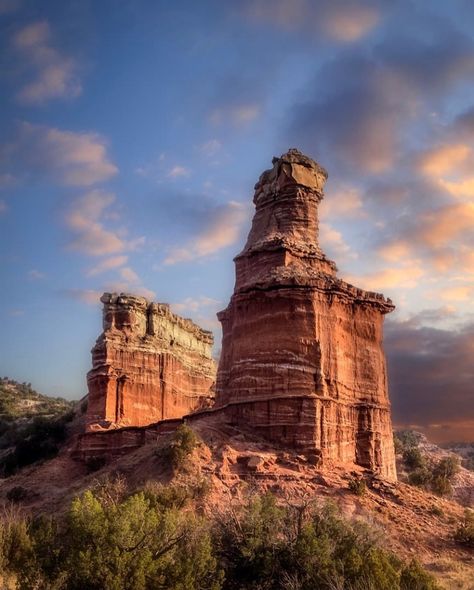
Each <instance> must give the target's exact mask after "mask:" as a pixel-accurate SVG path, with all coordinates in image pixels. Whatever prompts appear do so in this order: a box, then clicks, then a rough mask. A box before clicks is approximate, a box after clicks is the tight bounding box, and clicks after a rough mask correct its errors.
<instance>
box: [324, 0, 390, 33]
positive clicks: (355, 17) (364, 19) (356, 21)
mask: <svg viewBox="0 0 474 590" xmlns="http://www.w3.org/2000/svg"><path fill="white" fill-rule="evenodd" d="M379 18H380V14H379V12H378V11H377V10H376V9H374V8H373V7H372V8H371V7H368V6H361V5H354V4H352V5H351V4H349V3H348V4H347V5H346V6H337V7H336V6H335V5H334V4H333V7H332V10H327V11H326V13H325V14H323V18H322V28H323V30H324V32H325V33H326V34H327V35H328V36H329V37H332V38H333V39H335V40H337V41H343V42H346V43H347V42H352V41H357V40H359V39H361V38H362V37H365V36H366V35H367V34H368V33H369V32H370V31H371V30H372V29H373V28H374V27H375V26H376V25H377V24H378V22H379Z"/></svg>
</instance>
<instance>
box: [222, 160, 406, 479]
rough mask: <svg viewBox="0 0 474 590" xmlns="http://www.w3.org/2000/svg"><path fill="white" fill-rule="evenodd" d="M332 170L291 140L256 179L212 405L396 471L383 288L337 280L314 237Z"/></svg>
mask: <svg viewBox="0 0 474 590" xmlns="http://www.w3.org/2000/svg"><path fill="white" fill-rule="evenodd" d="M327 176H328V175H327V172H326V171H325V170H324V168H322V167H321V166H320V165H319V164H317V163H316V162H315V161H313V160H312V159H310V158H308V157H307V156H305V155H303V154H302V153H300V152H299V151H298V150H294V149H292V150H289V151H288V152H287V153H286V154H283V155H282V156H281V157H280V158H274V159H273V168H271V169H270V170H267V171H265V172H264V173H263V174H262V175H261V177H260V179H259V181H258V182H257V184H256V185H255V195H254V199H253V200H254V203H255V216H254V219H253V222H252V228H251V230H250V233H249V236H248V239H247V242H246V244H245V247H244V249H243V250H242V252H241V253H240V254H239V255H238V256H236V258H235V264H236V283H235V289H234V294H233V296H232V298H231V300H230V303H229V305H228V307H227V309H225V310H224V311H222V312H220V313H219V314H218V318H219V320H220V321H221V323H222V328H223V341H222V353H221V359H220V364H219V370H218V377H217V392H216V406H217V407H220V408H221V409H222V410H223V412H224V414H225V415H226V419H227V420H228V421H230V422H231V423H235V424H238V425H241V426H245V427H250V428H252V429H253V430H255V431H257V432H259V433H261V434H262V435H263V436H265V437H267V438H268V439H270V440H273V441H277V442H279V443H282V444H284V445H288V446H291V447H294V448H299V449H301V450H303V451H307V452H311V453H314V454H316V455H317V456H319V457H320V461H321V462H322V463H328V462H331V461H342V462H346V463H356V464H359V465H362V466H364V467H367V468H369V469H371V470H373V471H374V472H377V473H380V474H381V475H382V476H384V477H387V478H390V479H394V478H396V472H395V459H394V451H393V439H392V427H391V418H390V404H389V400H388V393H387V377H386V367H385V357H384V354H383V349H382V326H383V317H384V314H386V313H388V312H390V311H392V310H393V309H394V306H393V304H392V302H391V301H390V300H387V299H385V298H384V297H383V295H380V294H377V293H370V292H366V291H363V290H362V289H358V288H356V287H354V286H352V285H349V284H348V283H346V282H344V281H342V280H341V279H338V278H337V276H336V272H337V269H336V265H335V264H334V262H332V261H330V260H329V259H328V258H326V256H325V255H324V253H323V252H322V250H321V248H320V246H319V242H318V204H319V202H320V201H321V199H322V198H323V189H324V184H325V182H326V180H327Z"/></svg>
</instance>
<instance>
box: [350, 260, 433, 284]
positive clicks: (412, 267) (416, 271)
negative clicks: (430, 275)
mask: <svg viewBox="0 0 474 590" xmlns="http://www.w3.org/2000/svg"><path fill="white" fill-rule="evenodd" d="M423 275H424V270H423V269H422V267H421V264H420V263H419V261H410V262H407V264H406V265H404V266H402V267H396V268H386V269H383V270H379V271H375V272H373V273H369V274H366V275H346V276H345V277H344V278H345V280H346V281H348V282H349V283H352V284H354V285H357V286H358V287H359V286H360V287H362V288H363V289H367V290H369V291H379V290H383V289H393V288H402V289H413V288H415V287H417V286H418V285H419V279H420V278H421V277H422V276H423Z"/></svg>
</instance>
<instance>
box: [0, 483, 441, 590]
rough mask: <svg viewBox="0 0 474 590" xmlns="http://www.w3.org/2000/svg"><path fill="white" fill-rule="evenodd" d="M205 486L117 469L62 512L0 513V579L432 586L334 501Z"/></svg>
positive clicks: (406, 589) (141, 587) (195, 588)
mask: <svg viewBox="0 0 474 590" xmlns="http://www.w3.org/2000/svg"><path fill="white" fill-rule="evenodd" d="M209 491H210V490H209V487H208V486H207V485H203V482H198V483H197V485H194V486H187V487H183V486H176V485H168V486H163V485H156V484H155V485H150V484H149V485H148V486H146V487H145V488H144V489H142V490H140V491H136V492H134V493H129V492H128V491H127V487H126V485H125V484H124V481H123V480H121V479H120V478H119V479H115V480H112V481H110V480H109V481H108V482H104V483H101V484H98V485H96V486H95V489H91V490H88V491H86V492H84V493H83V494H82V495H81V496H79V497H77V498H76V499H75V500H73V501H72V503H71V504H70V506H69V510H68V511H67V513H66V514H65V515H63V516H59V517H58V516H53V517H39V518H29V519H26V518H24V517H22V516H21V515H20V514H19V513H18V512H15V511H14V510H13V511H12V510H10V511H9V512H7V513H5V514H4V515H3V518H1V519H0V562H1V566H2V567H1V570H2V571H3V580H2V582H3V587H4V588H7V589H18V590H26V589H28V590H29V589H31V588H41V589H43V590H53V588H54V589H55V590H62V589H64V590H75V589H76V590H82V589H84V588H87V589H88V590H148V589H149V590H155V589H158V588H163V589H167V590H240V589H247V590H251V589H253V590H264V589H266V590H314V589H316V588H317V589H319V590H343V589H347V590H349V589H350V590H370V589H373V590H438V589H439V588H440V586H438V584H437V583H436V581H435V580H434V578H433V577H432V576H431V575H429V574H428V573H427V572H426V571H425V570H424V569H423V568H422V567H421V566H420V565H419V564H418V562H417V561H415V560H411V561H409V562H406V561H404V560H403V559H401V558H400V557H399V556H397V555H396V554H394V553H393V552H390V551H388V550H386V549H384V548H382V546H381V544H380V538H378V536H377V534H376V533H375V532H374V530H372V529H371V528H370V527H369V526H367V525H366V524H364V523H362V522H359V521H353V522H349V521H346V520H344V519H342V518H341V517H340V516H339V515H338V510H337V508H336V506H335V505H332V504H328V503H321V502H316V501H299V502H293V503H282V502H278V501H277V498H276V497H275V496H274V495H272V494H270V493H266V494H264V495H251V496H249V497H248V498H247V500H246V501H245V502H244V503H239V504H236V505H229V506H228V507H227V509H225V510H222V511H219V510H215V511H214V514H213V515H212V516H206V515H205V514H204V512H203V511H202V509H201V508H202V503H203V502H205V500H206V495H207V494H209Z"/></svg>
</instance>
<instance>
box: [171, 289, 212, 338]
mask: <svg viewBox="0 0 474 590" xmlns="http://www.w3.org/2000/svg"><path fill="white" fill-rule="evenodd" d="M221 305H222V302H221V301H218V300H217V299H213V298H212V297H206V296H204V295H201V296H200V297H187V298H186V299H185V300H184V301H181V302H179V303H172V304H171V309H172V310H173V311H174V312H175V313H178V314H180V315H184V316H186V317H187V316H189V315H190V316H191V317H192V318H193V320H194V321H195V322H197V323H198V324H199V325H200V326H202V327H203V328H206V329H207V330H211V331H212V330H219V329H220V323H219V321H218V320H217V317H216V313H217V311H218V310H219V308H220V307H221Z"/></svg>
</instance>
